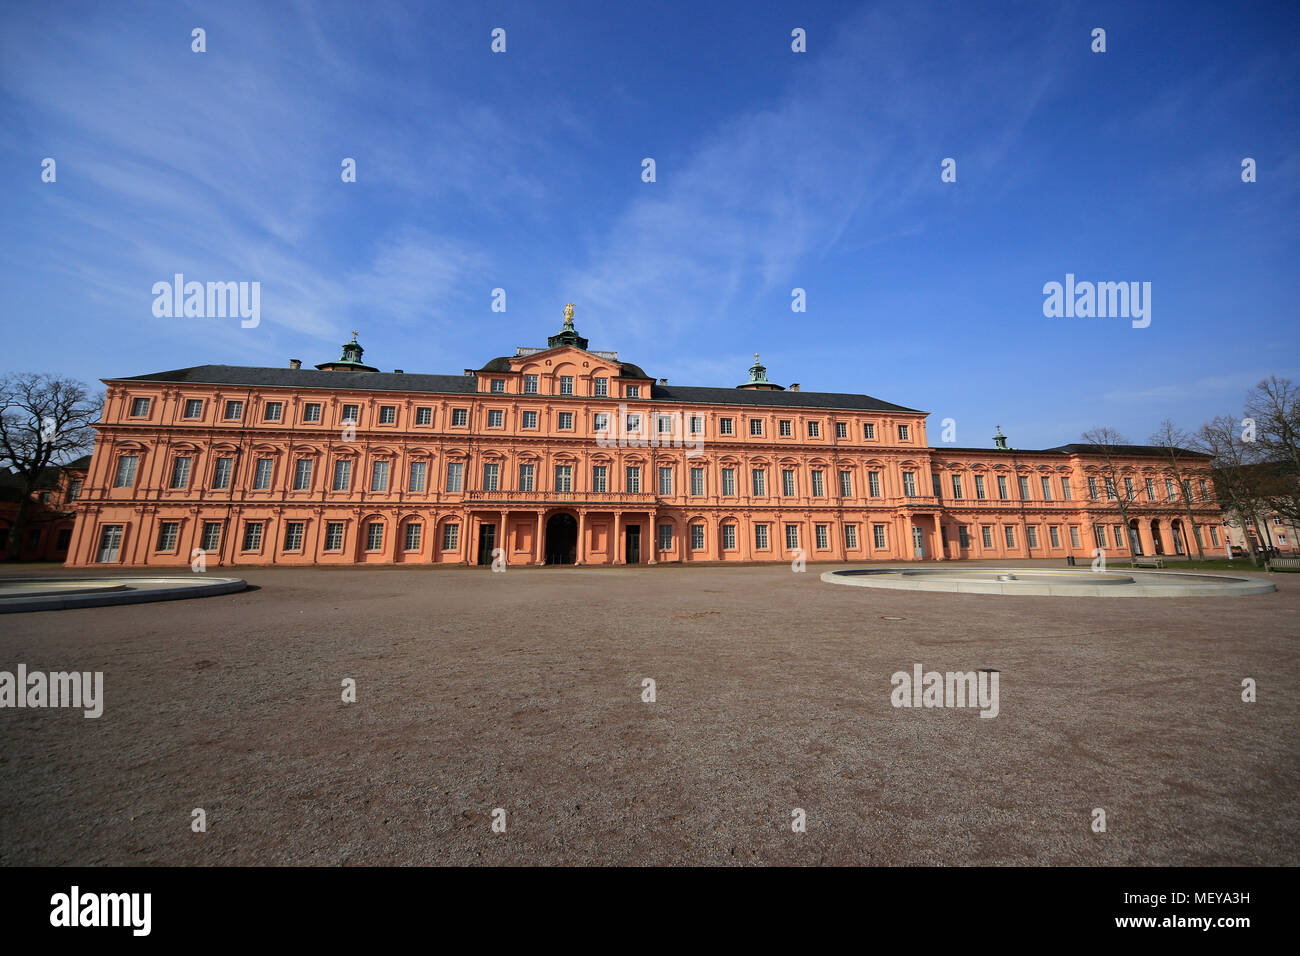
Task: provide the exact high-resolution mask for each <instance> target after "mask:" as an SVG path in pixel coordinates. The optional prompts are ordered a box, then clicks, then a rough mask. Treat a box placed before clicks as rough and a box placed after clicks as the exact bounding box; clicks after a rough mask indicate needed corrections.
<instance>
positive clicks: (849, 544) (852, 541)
mask: <svg viewBox="0 0 1300 956" xmlns="http://www.w3.org/2000/svg"><path fill="white" fill-rule="evenodd" d="M844 547H846V548H848V549H849V550H850V551H856V550H858V526H857V525H855V524H846V525H845V526H844Z"/></svg>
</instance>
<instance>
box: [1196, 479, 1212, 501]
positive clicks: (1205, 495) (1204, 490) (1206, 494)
mask: <svg viewBox="0 0 1300 956" xmlns="http://www.w3.org/2000/svg"><path fill="white" fill-rule="evenodd" d="M1197 484H1199V485H1200V486H1201V500H1202V501H1209V500H1210V489H1209V486H1208V485H1206V484H1205V479H1204V478H1202V479H1200V480H1199V481H1198V482H1197Z"/></svg>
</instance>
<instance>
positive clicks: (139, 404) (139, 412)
mask: <svg viewBox="0 0 1300 956" xmlns="http://www.w3.org/2000/svg"><path fill="white" fill-rule="evenodd" d="M148 414H149V399H147V398H133V399H132V400H131V417H132V418H144V417H145V416H146V415H148Z"/></svg>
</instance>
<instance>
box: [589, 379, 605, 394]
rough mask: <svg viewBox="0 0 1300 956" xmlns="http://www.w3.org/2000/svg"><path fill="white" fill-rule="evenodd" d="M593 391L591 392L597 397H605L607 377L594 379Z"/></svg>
mask: <svg viewBox="0 0 1300 956" xmlns="http://www.w3.org/2000/svg"><path fill="white" fill-rule="evenodd" d="M593 388H594V391H593V392H592V394H593V395H595V396H596V397H597V398H605V397H606V396H607V395H609V379H607V378H598V379H595V380H594V386H593Z"/></svg>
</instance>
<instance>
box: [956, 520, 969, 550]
mask: <svg viewBox="0 0 1300 956" xmlns="http://www.w3.org/2000/svg"><path fill="white" fill-rule="evenodd" d="M957 541H958V543H959V544H960V545H961V546H962V548H969V547H970V531H969V530H967V528H966V526H965V525H964V524H960V525H958V526H957Z"/></svg>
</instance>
